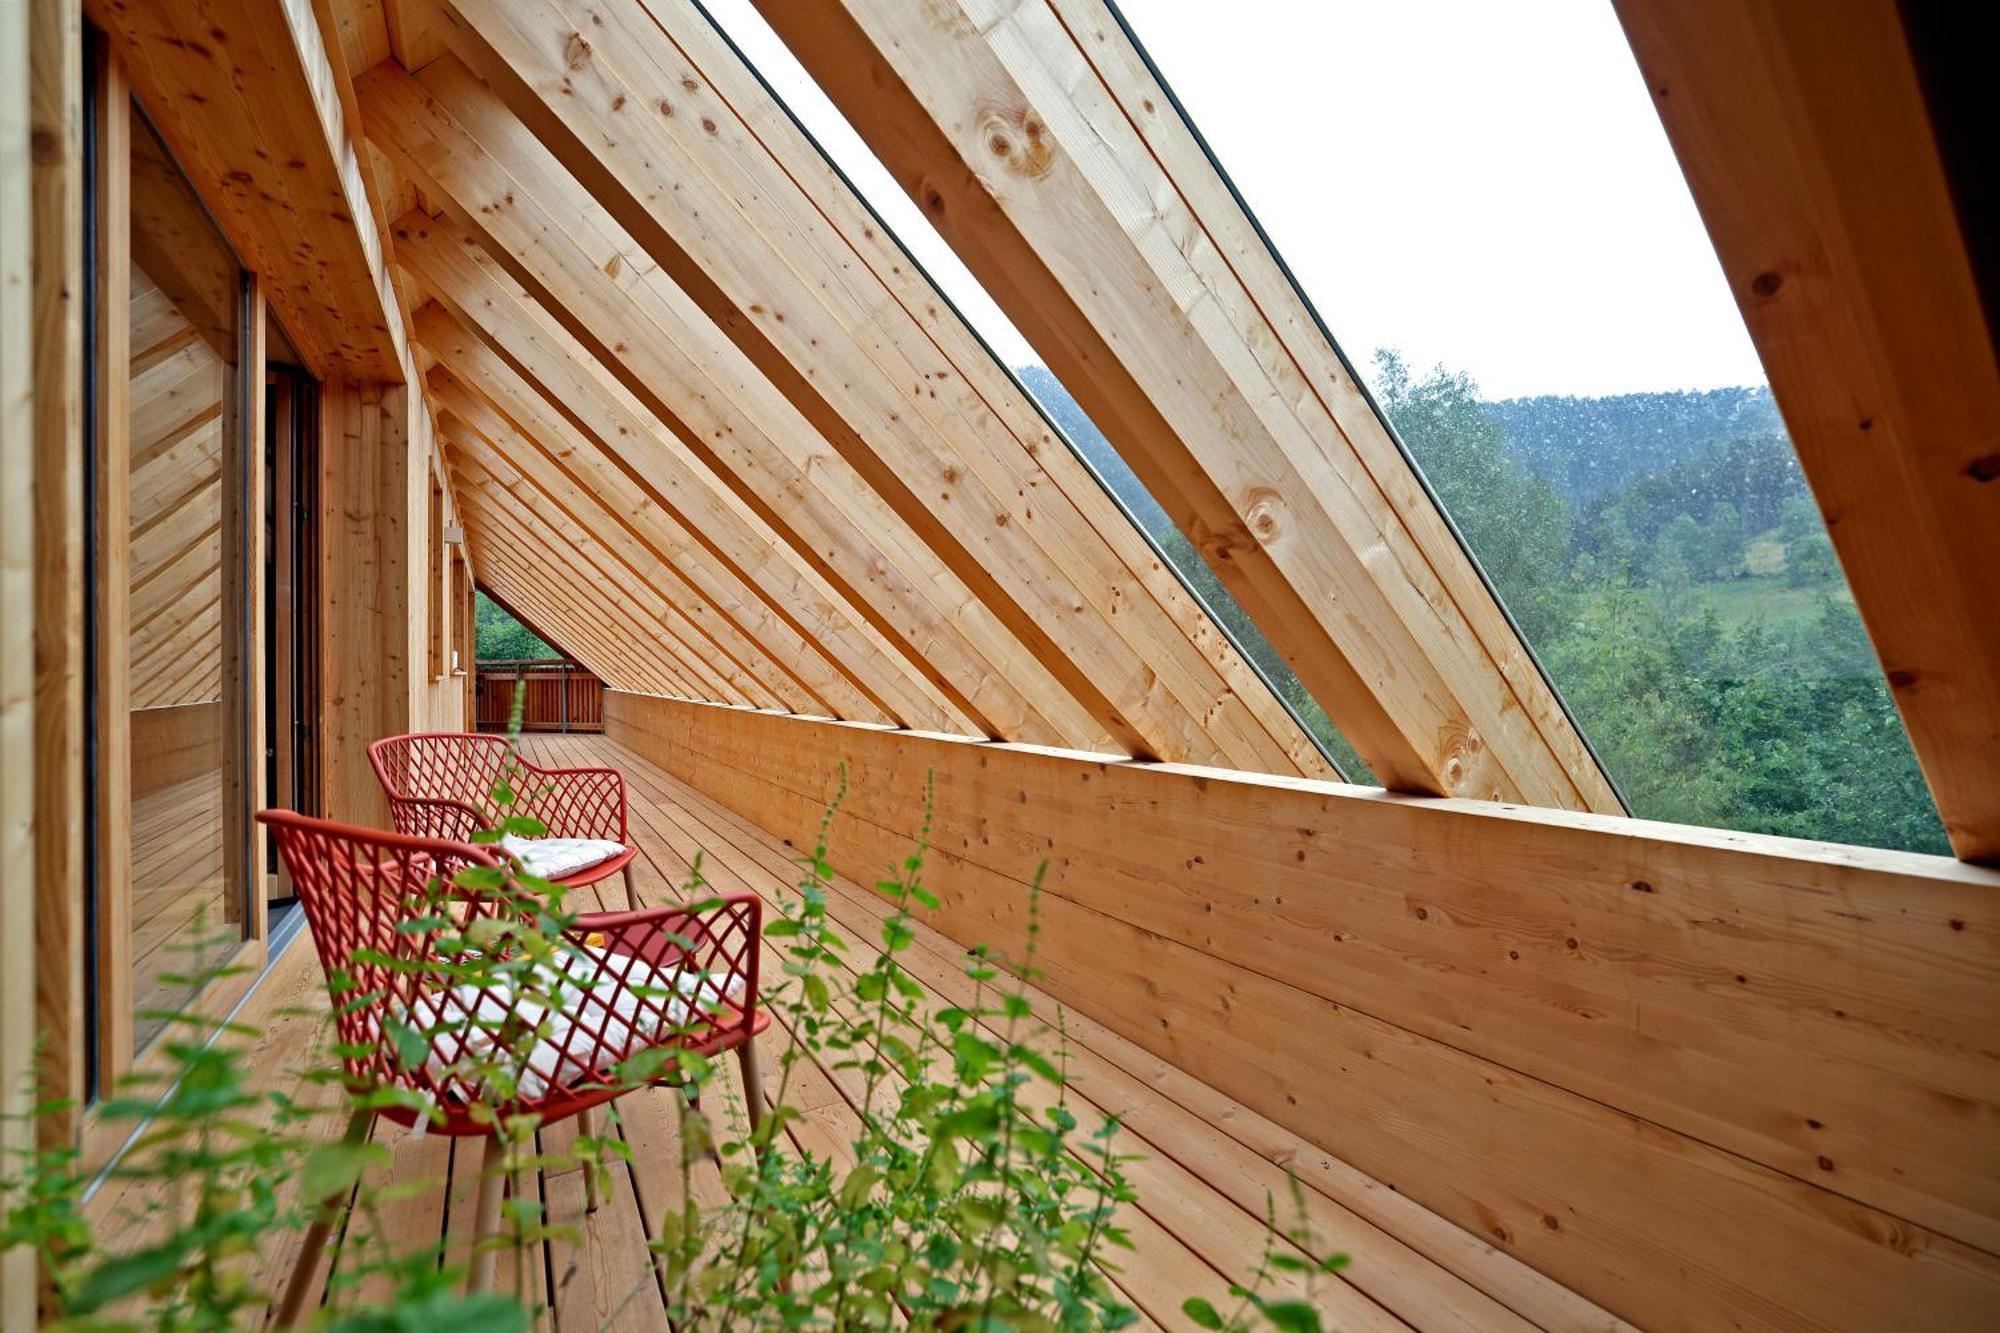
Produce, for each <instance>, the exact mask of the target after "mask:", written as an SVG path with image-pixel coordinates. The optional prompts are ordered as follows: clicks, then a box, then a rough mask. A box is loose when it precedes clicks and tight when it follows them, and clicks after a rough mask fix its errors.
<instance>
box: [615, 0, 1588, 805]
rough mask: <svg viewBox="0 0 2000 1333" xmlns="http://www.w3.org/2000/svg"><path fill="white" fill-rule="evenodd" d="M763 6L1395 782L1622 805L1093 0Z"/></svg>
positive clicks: (1326, 346)
mask: <svg viewBox="0 0 2000 1333" xmlns="http://www.w3.org/2000/svg"><path fill="white" fill-rule="evenodd" d="M651 5H652V7H653V8H654V9H655V10H656V12H657V11H658V10H660V9H663V8H666V7H667V6H668V0H651ZM760 8H761V9H762V10H763V12H764V14H765V16H766V17H767V18H768V19H769V20H770V22H771V24H772V26H773V27H775V28H776V29H777V30H778V32H779V33H780V35H782V36H783V37H784V38H785V40H786V41H787V42H788V43H789V44H790V46H791V48H792V50H793V52H794V53H795V54H796V55H797V56H798V58H799V59H800V60H801V61H802V62H804V64H805V65H806V67H807V68H808V69H809V70H811V71H812V73H813V74H814V76H815V77H816V78H817V79H818V80H819V82H820V85H821V86H822V87H823V88H824V89H825V90H826V91H827V93H828V94H829V95H830V96H831V97H832V98H833V100H834V101H835V103H836V104H838V105H839V106H840V108H841V109H842V111H843V112H845V114H846V115H847V117H848V119H849V120H850V121H851V122H853V124H854V126H855V128H856V129H857V130H859V131H860V132H861V134H862V136H863V137H864V138H865V139H867V140H868V142H869V145H870V146H871V147H872V148H873V149H874V150H875V152H876V153H877V154H878V155H879V156H880V157H881V158H882V160H883V161H884V162H885V163H886V164H887V165H888V166H889V168H890V170H891V171H893V172H894V173H895V175H896V178H897V179H898V181H899V182H900V183H901V184H902V185H903V187H904V188H905V189H906V190H908V191H909V192H910V194H911V196H912V197H913V198H914V199H916V201H917V203H918V205H919V206H920V207H921V208H923V210H924V211H925V213H926V214H927V215H928V217H929V218H930V220H931V221H932V223H933V224H935V225H936V226H937V228H938V230H939V231H940V232H941V233H943V235H944V236H945V238H946V239H947V240H948V241H950V243H951V244H952V246H953V248H954V249H955V250H956V251H957V252H958V254H959V256H960V257H961V258H962V259H963V260H964V261H965V262H966V264H967V266H968V267H970V268H971V270H972V271H973V273H974V274H975V275H976V276H977V277H978V278H979V279H980V280H981V281H982V282H983V283H984V284H985V286H986V289H987V291H988V292H989V293H990V294H991V295H992V296H993V298H994V299H995V300H996V301H997V302H998V303H999V305H1000V307H1001V308H1002V309H1003V310H1005V311H1006V312H1007V314H1008V315H1009V317H1010V318H1011V319H1012V320H1013V321H1014V323H1015V325H1016V326H1017V327H1019V328H1020V330H1021V331H1022V333H1023V334H1024V335H1026V337H1027V338H1028V340H1029V341H1030V342H1031V343H1033V344H1034V346H1035V347H1036V349H1037V350H1038V351H1040V352H1041V354H1042V356H1043V359H1044V360H1045V361H1046V362H1047V363H1048V365H1049V367H1050V369H1052V370H1053V371H1054V372H1055V373H1056V374H1057V375H1058V376H1059V377H1060V378H1061V379H1062V380H1063V382H1064V384H1066V385H1067V386H1068V387H1069V388H1070V390H1071V391H1072V392H1074V393H1075V394H1076V397H1077V399H1078V401H1079V402H1080V403H1081V404H1082V405H1083V407H1084V409H1085V410H1086V411H1087V412H1089V413H1090V416H1091V418H1092V420H1094V421H1095V422H1096V423H1097V424H1098V425H1099V426H1100V427H1101V428H1102V429H1103V430H1104V431H1105V433H1106V434H1107V435H1108V436H1109V437H1110V439H1111V440H1112V442H1113V443H1114V444H1115V445H1116V446H1117V447H1118V449H1119V451H1120V453H1121V454H1122V455H1123V456H1124V457H1125V458H1126V459H1127V461H1128V462H1130V463H1131V464H1132V466H1133V469H1134V470H1135V471H1136V472H1137V473H1138V474H1139V476H1140V478H1141V479H1142V480H1143V481H1144V482H1145V483H1146V485H1147V487H1148V488H1149V489H1150V490H1151V491H1152V492H1153V494H1154V495H1155V496H1156V497H1157V498H1158V499H1159V500H1160V502H1161V503H1162V504H1163V505H1165V506H1166V507H1167V510H1168V512H1169V513H1170V514H1171V515H1172V516H1173V518H1174V520H1175V522H1176V523H1178V524H1179V525H1180V527H1181V528H1182V530H1183V531H1184V532H1186V533H1187V535H1188V537H1189V539H1190V540H1191V541H1193V543H1194V544H1195V547H1196V549H1198V550H1199V551H1200V552H1201V553H1202V555H1203V556H1204V557H1205V558H1206V559H1207V560H1208V561H1209V563H1210V564H1211V565H1212V566H1213V567H1214V568H1215V569H1216V571H1217V573H1218V574H1220V575H1221V576H1222V578H1223V580H1224V582H1225V583H1226V584H1228V586H1229V587H1230V589H1231V591H1232V592H1234V593H1235V595H1236V597H1237V599H1238V600H1239V601H1240V602H1242V604H1243V605H1244V607H1245V609H1246V610H1248V611H1249V612H1250V614H1251V615H1252V617H1253V618H1254V619H1255V620H1256V621H1257V623H1258V625H1259V626H1260V627H1261V628H1262V629H1263V630H1264V632H1265V633H1266V634H1267V635H1268V636H1269V638H1270V640H1271V642H1272V644H1273V645H1274V646H1275V647H1276V648H1277V649H1278V651H1279V652H1281V653H1282V654H1283V655H1284V656H1285V657H1286V659H1287V660H1288V661H1289V662H1290V663H1291V664H1292V666H1293V667H1294V669H1295V670H1296V671H1297V672H1298V674H1299V677H1300V679H1301V680H1302V681H1303V682H1304V684H1305V685H1306V687H1307V689H1309V690H1310V691H1311V692H1312V694H1313V696H1314V697H1315V698H1317V699H1318V700H1319V701H1320V703H1321V704H1322V705H1324V706H1325V708H1326V709H1327V711H1328V713H1329V714H1330V715H1331V716H1332V717H1333V719H1334V721H1335V722H1336V723H1337V724H1339V726H1340V728H1341V729H1342V731H1343V732H1344V733H1345V734H1346V735H1347V736H1348V738H1349V739H1350V740H1351V741H1352V742H1353V743H1354V745H1355V748H1356V749H1358V750H1359V751H1360V752H1361V754H1362V756H1363V757H1364V758H1365V759H1367V761H1368V762H1369V764H1370V765H1371V766H1373V767H1374V769H1375V771H1376V773H1377V774H1378V775H1379V776H1380V777H1381V778H1382V779H1383V781H1384V782H1386V783H1387V784H1388V785H1390V786H1392V787H1395V788H1399V789H1402V790H1408V791H1420V792H1441V793H1449V794H1454V795H1464V796H1479V797H1487V798H1496V797H1497V798H1502V799H1508V800H1520V801H1526V802H1530V803H1533V804H1537V805H1546V806H1556V807H1564V808H1583V809H1591V810H1610V811H1615V810H1618V809H1619V808H1620V804H1619V801H1618V799H1617V796H1616V794H1615V793H1614V792H1613V790H1612V788H1611V785H1610V783H1609V782H1608V781H1607V780H1606V779H1605V777H1604V775H1603V773H1602V772H1601V771H1600V770H1599V768H1598V766H1597V764H1596V761H1595V760H1594V759H1593V758H1592V757H1591V755H1590V753H1589V751H1588V749H1587V748H1586V747H1585V745H1584V744H1583V741H1582V739H1581V738H1580V737H1579V736H1578V735H1577V734H1576V732H1575V730H1574V728H1573V727H1572V726H1571V724H1570V722H1569V719H1568V718H1567V716H1566V715H1565V714H1564V713H1563V710H1562V708H1561V706H1560V704H1559V702H1558V701H1557V700H1556V698H1555V696H1554V694H1553V692H1552V691H1551V690H1550V689H1549V688H1548V685H1547V682H1546V681H1545V680H1544V679H1543V678H1542V675H1541V673H1540V671H1539V669H1538V668H1537V667H1536V665H1535V663H1534V662H1533V660H1532V659H1531V658H1530V656H1529V655H1528V653H1527V652H1526V651H1525V649H1524V648H1523V646H1522V644H1521V642H1520V639H1519V637H1518V635H1517V634H1516V633H1515V631H1514V629H1513V627H1512V626H1511V625H1510V624H1509V623H1508V621H1507V619H1506V616H1505V614H1504V613H1503V612H1502V610H1501V609H1500V607H1499V605H1498V604H1497V602H1496V601H1495V600H1494V598H1493V596H1492V594H1491V592H1490V591H1489V590H1488V589H1487V587H1486V585H1485V583H1484V582H1483V580H1481V578H1480V577H1479V575H1478V572H1477V570H1476V568H1475V567H1474V566H1473V564H1472V562H1471V561H1470V560H1469V559H1468V558H1467V556H1466V554H1465V552H1464V551H1463V549H1462V548H1461V547H1460V546H1459V544H1458V541H1457V539H1456V537H1455V536H1454V535H1453V534H1452V532H1451V530H1450V528H1449V526H1448V525H1447V524H1446V522H1445V520H1444V519H1443V517H1442V516H1441V515H1440V514H1439V513H1438V512H1437V509H1436V507H1435V505H1434V504H1433V503H1432V501H1431V499H1430V497H1429V495H1428V494H1427V493H1426V492H1425V490H1424V488H1423V487H1422V485H1421V484H1420V482H1419V479H1418V478H1417V476H1416V475H1415V473H1414V472H1413V471H1412V469H1411V468H1410V466H1409V463H1408V461H1407V460H1406V459H1405V458H1404V456H1403V454H1402V452H1401V451H1400V449H1398V448H1397V446H1396V444H1395V441H1394V440H1393V439H1392V438H1391V437H1390V435H1389V433H1388V431H1387V430H1386V428H1385V427H1384V426H1383V424H1382V422H1381V420H1380V419H1379V418H1378V417H1377V416H1376V414H1375V412H1374V411H1373V409H1372V407H1371V406H1370V405H1369V403H1368V401H1367V399H1366V397H1365V395H1364V394H1363V393H1362V391H1361V390H1360V388H1359V386H1357V385H1356V384H1355V382H1354V380H1353V378H1352V377H1351V376H1350V375H1349V374H1348V372H1347V369H1346V367H1345V366H1344V365H1343V364H1342V362H1341V360H1340V358H1339V356H1338V354H1337V353H1336V351H1335V349H1334V348H1333V346H1332V345H1331V344H1330V343H1329V342H1328V341H1327V339H1326V338H1325V337H1324V336H1323V334H1322V333H1321V332H1320V330H1319V328H1318V326H1317V324H1316V323H1315V322H1314V320H1313V318H1312V316H1311V313H1310V311H1309V310H1307V308H1306V307H1305V305H1304V304H1303V302H1302V301H1301V300H1300V299H1299V297H1298V295H1297V293H1296V292H1295V291H1294V290H1293V289H1292V287H1291V286H1290V284H1289V282H1288V281H1287V280H1286V278H1285V276H1284V274H1283V271H1282V270H1281V269H1280V267H1279V265H1278V262H1277V259H1276V257H1275V256H1274V255H1273V254H1272V253H1271V252H1270V250H1269V248H1268V247H1267V246H1266V245H1265V244H1264V242H1263V240H1262V238H1261V237H1260V236H1259V235H1258V234H1257V233H1256V231H1255V229H1254V227H1253V226H1252V225H1251V223H1250V220H1249V218H1248V217H1247V215H1245V214H1244V212H1243V210H1242V208H1241V207H1240V205H1238V204H1237V202H1236V201H1235V199H1234V197H1233V196H1232V195H1231V194H1230V192H1229V191H1228V189H1227V187H1226V185H1225V184H1224V183H1223V181H1222V180H1221V178H1220V177H1219V175H1218V174H1217V173H1216V171H1215V169H1214V167H1213V166H1212V164H1211V163H1210V162H1209V160H1208V158H1207V156H1206V155H1205V154H1204V153H1203V152H1202V150H1201V148H1200V146H1199V144H1198V143H1197V142H1196V140H1195V139H1194V137H1193V135H1192V134H1191V133H1190V132H1189V131H1188V129H1187V127H1186V125H1185V124H1183V123H1182V122H1181V120H1180V118H1179V116H1178V114H1177V113H1176V110H1175V108H1174V105H1173V103H1172V102H1171V100H1170V99H1169V98H1168V97H1167V95H1166V92H1165V90H1164V89H1162V88H1161V87H1160V86H1159V85H1158V83H1157V81H1156V80H1154V79H1153V77H1152V75H1151V72H1150V70H1149V69H1148V68H1147V67H1146V65H1145V64H1144V62H1143V60H1142V59H1141V58H1140V56H1139V53H1138V52H1137V51H1136V49H1135V48H1134V47H1133V46H1132V43H1131V42H1130V41H1129V39H1128V38H1127V37H1126V35H1125V33H1124V30H1123V29H1122V28H1121V27H1120V26H1119V25H1118V23H1117V22H1116V20H1115V18H1114V17H1113V15H1112V14H1111V12H1110V11H1109V9H1108V8H1107V7H1105V6H1104V5H1103V4H1102V3H1101V0H1057V3H1056V4H1055V6H1054V7H1053V8H1052V7H1051V6H1050V4H1048V3H1044V2H1043V0H1029V2H1028V3H1023V4H1020V5H1017V6H1010V7H1006V8H1005V9H1004V11H1002V10H1001V9H997V8H996V7H994V6H990V5H988V4H985V3H983V2H982V0H963V3H955V2H954V0H944V3H940V4H931V5H908V4H903V3H899V0H846V3H841V2H840V0H801V2H800V3H786V4H773V3H764V4H762V5H761V6H760Z"/></svg>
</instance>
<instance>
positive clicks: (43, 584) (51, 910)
mask: <svg viewBox="0 0 2000 1333" xmlns="http://www.w3.org/2000/svg"><path fill="white" fill-rule="evenodd" d="M28 20H29V34H28V75H29V78H28V94H29V114H30V132H31V136H32V143H33V146H34V151H33V171H32V176H31V180H30V184H31V190H30V199H31V205H32V209H33V226H32V230H31V233H30V238H31V243H32V246H33V255H34V268H33V292H32V298H31V299H32V302H33V307H34V332H33V346H32V353H33V362H34V421H35V456H34V467H33V477H32V489H31V491H30V492H29V494H30V495H31V496H32V497H33V498H32V504H33V515H34V517H33V521H32V527H31V530H32V532H33V539H34V575H33V590H34V594H33V595H34V607H35V611H34V616H33V621H32V623H33V625H34V639H33V647H32V660H33V662H34V671H35V702H34V713H33V716H34V726H35V762H34V766H33V773H34V781H35V813H34V823H35V841H34V850H35V862H34V865H35V873H34V877H33V885H34V887H33V894H34V899H35V905H34V950H35V969H34V976H35V996H36V1000H35V1028H34V1032H35V1033H36V1034H37V1035H39V1036H40V1038H41V1040H42V1062H41V1072H42V1079H43V1082H42V1085H41V1088H40V1094H41V1096H43V1097H44V1098H67V1099H70V1100H71V1101H73V1102H74V1103H76V1104H77V1105H81V1104H82V1100H83V1097H84V1094H85V1087H84V1078H85V1069H84V1054H83V1044H84V1041H85V1040H86V1036H87V1034H86V1033H85V1032H84V1028H83V950H84V947H85V946H84V929H83V873H84V872H83V864H84V863H83V856H84V846H83V837H82V832H83V825H84V819H83V812H82V793H83V740H82V737H83V725H84V715H83V697H84V696H83V682H84V675H85V673H84V669H83V614H84V599H83V568H84V548H83V449H84V441H83V403H82V394H83V392H84V384H83V254H82V251H83V238H82V236H81V234H80V232H79V229H78V227H77V221H78V220H79V219H80V218H81V217H82V216H83V142H82V115H83V97H84V95H85V93H84V88H83V70H84V62H83V36H82V31H83V29H82V17H81V15H79V14H78V13H77V12H76V10H75V8H74V7H73V6H72V5H71V4H69V3H65V0H35V3H32V4H30V5H29V7H28ZM15 494H16V495H18V494H19V492H16V493H15ZM22 623H23V622H21V621H13V622H11V623H10V625H9V628H10V629H17V627H18V626H19V625H20V624H22ZM14 891H15V892H19V891H20V890H19V888H18V887H17V888H16V889H15V890H14ZM16 1036H17V1038H19V1037H20V1036H21V1034H18V1033H17V1034H16ZM76 1131H77V1115H76V1113H75V1112H74V1111H73V1110H72V1111H59V1112H57V1113H55V1114H52V1115H49V1116H45V1117H43V1118H42V1122H41V1133H42V1138H43V1142H44V1143H45V1144H47V1145H48V1146H51V1147H53V1146H57V1145H67V1144H69V1143H71V1142H73V1141H74V1139H75V1135H76Z"/></svg>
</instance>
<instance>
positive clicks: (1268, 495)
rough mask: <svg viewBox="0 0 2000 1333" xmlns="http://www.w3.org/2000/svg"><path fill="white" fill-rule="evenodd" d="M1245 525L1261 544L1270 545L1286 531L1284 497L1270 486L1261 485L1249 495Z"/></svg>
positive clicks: (1245, 512)
mask: <svg viewBox="0 0 2000 1333" xmlns="http://www.w3.org/2000/svg"><path fill="white" fill-rule="evenodd" d="M1247 499H1248V500H1249V503H1248V504H1247V505H1245V506H1244V509H1243V526H1244V528H1245V530H1247V531H1248V532H1249V533H1250V535H1251V536H1252V537H1253V538H1255V539H1256V541H1257V542H1258V544H1259V545H1262V546H1269V545H1270V544H1271V543H1272V542H1274V541H1276V540H1277V539H1278V537H1279V536H1280V535H1281V534H1283V532H1284V531H1285V522H1284V517H1285V501H1284V497H1283V496H1281V495H1279V494H1278V493H1277V492H1276V491H1274V490H1271V489H1270V488H1269V487H1259V488H1258V489H1256V490H1254V491H1251V492H1250V494H1249V496H1248V497H1247Z"/></svg>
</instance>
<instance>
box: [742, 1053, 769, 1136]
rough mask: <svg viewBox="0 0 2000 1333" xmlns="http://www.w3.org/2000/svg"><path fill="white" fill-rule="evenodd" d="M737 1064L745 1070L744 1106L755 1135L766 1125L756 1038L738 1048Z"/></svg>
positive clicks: (762, 1083)
mask: <svg viewBox="0 0 2000 1333" xmlns="http://www.w3.org/2000/svg"><path fill="white" fill-rule="evenodd" d="M736 1063H737V1064H738V1065H741V1066H742V1068H743V1104H744V1107H745V1109H746V1110H747V1111H748V1113H749V1116H750V1132H751V1133H752V1134H753V1135H754V1134H755V1133H756V1132H757V1130H758V1128H759V1127H760V1126H762V1125H763V1123H764V1079H763V1075H762V1074H761V1073H759V1071H758V1068H757V1039H756V1038H755V1037H752V1038H751V1039H750V1040H748V1041H746V1042H744V1043H743V1044H742V1045H741V1046H738V1047H737V1048H736Z"/></svg>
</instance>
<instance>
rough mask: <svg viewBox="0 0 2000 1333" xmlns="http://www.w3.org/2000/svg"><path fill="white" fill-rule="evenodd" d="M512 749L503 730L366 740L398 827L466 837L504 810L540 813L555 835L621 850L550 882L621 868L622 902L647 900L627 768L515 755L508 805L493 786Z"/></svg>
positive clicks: (567, 884) (591, 878) (593, 879)
mask: <svg viewBox="0 0 2000 1333" xmlns="http://www.w3.org/2000/svg"><path fill="white" fill-rule="evenodd" d="M508 750H509V745H508V741H507V738H506V737H504V736H492V735H481V734H479V733H477V732H456V731H429V732H415V733H412V734H410V735H406V736H387V737H384V738H383V739H381V740H379V741H376V742H375V743H374V744H372V745H370V746H369V747H368V762H369V763H370V764H371V765H373V766H374V769H375V776H376V778H377V779H378V780H379V781H380V782H381V783H382V790H383V792H384V793H385V794H387V796H388V798H389V814H390V817H391V818H392V819H394V821H395V824H396V831H397V832H399V833H408V834H412V835H414V836H417V837H424V838H449V839H452V840H453V841H457V842H463V841H465V840H467V839H468V838H470V837H471V836H472V835H473V834H474V833H477V832H479V831H480V830H482V829H490V828H495V827H497V826H498V824H499V822H500V820H501V818H502V817H503V815H515V816H521V817H526V818H534V819H539V820H540V821H541V822H542V824H543V826H544V827H545V828H546V829H547V830H548V834H547V836H549V837H551V838H602V839H605V840H607V841H610V842H616V843H619V844H621V845H623V846H624V848H625V850H624V851H623V852H621V853H619V854H618V855H616V856H613V857H611V858H610V859H608V860H604V861H599V862H598V863H597V864H596V865H593V866H586V867H585V868H583V869H582V870H579V871H577V872H576V873H575V874H571V875H565V876H562V877H561V878H557V879H552V880H551V882H552V883H555V884H560V885H561V886H563V887H564V888H568V889H580V888H583V887H585V886H586V885H590V884H595V883H597V882H598V881H599V880H604V879H609V878H610V877H611V876H612V875H614V874H623V875H624V877H625V905H626V906H627V907H630V908H632V909H634V910H637V909H638V908H639V907H641V906H643V904H642V903H640V901H639V893H638V890H637V889H636V888H634V887H633V884H632V860H633V858H634V857H635V856H636V855H638V849H637V848H635V847H633V846H632V845H631V844H630V842H629V840H628V839H629V834H628V832H627V829H626V806H625V775H624V774H623V773H620V772H619V771H618V770H617V769H615V768H541V767H538V766H536V765H534V764H531V763H529V762H528V761H527V760H526V759H523V758H521V757H520V756H519V755H518V754H516V755H515V757H514V762H515V764H516V765H517V766H518V768H519V770H520V771H519V774H518V775H517V776H516V778H515V779H514V780H513V781H512V782H511V783H510V786H511V787H512V789H513V792H514V803H513V804H512V805H510V806H508V807H507V808H506V809H505V811H504V812H503V811H502V810H501V808H500V806H499V805H498V803H497V802H495V801H494V799H493V788H494V784H495V783H497V782H498V781H499V780H500V778H501V775H502V773H503V772H504V771H505V769H506V765H507V756H508Z"/></svg>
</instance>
